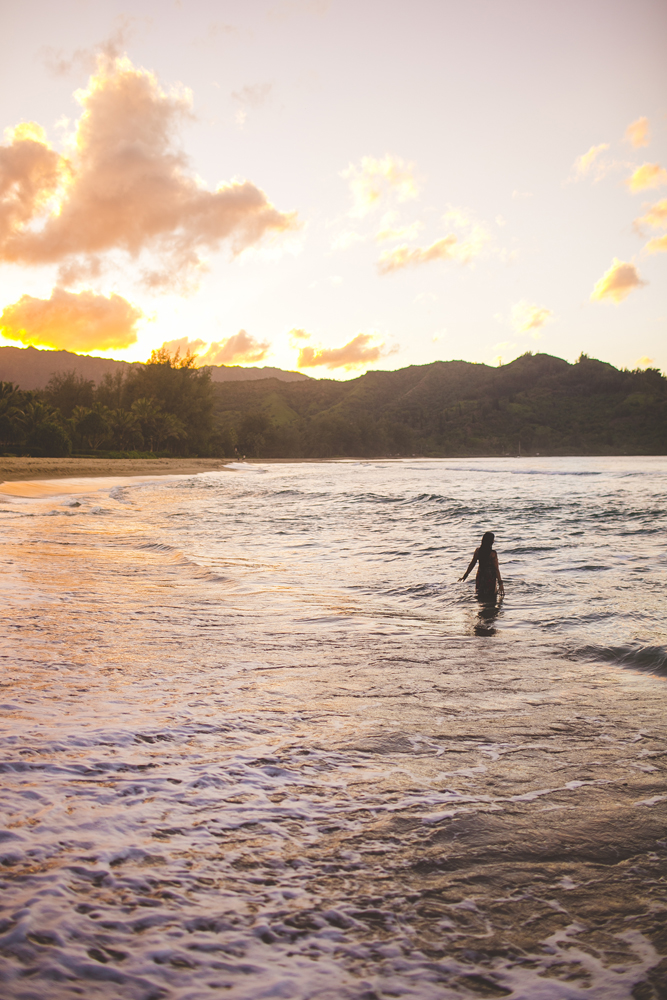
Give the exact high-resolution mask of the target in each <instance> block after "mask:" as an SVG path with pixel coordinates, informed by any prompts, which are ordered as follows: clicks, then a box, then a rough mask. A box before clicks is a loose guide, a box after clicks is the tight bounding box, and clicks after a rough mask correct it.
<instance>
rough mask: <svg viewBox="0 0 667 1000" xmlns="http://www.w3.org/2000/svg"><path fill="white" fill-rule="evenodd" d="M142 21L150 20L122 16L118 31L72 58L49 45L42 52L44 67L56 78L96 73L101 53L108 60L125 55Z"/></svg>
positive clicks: (79, 51)
mask: <svg viewBox="0 0 667 1000" xmlns="http://www.w3.org/2000/svg"><path fill="white" fill-rule="evenodd" d="M140 20H143V21H146V22H149V19H148V18H138V17H133V16H131V15H129V14H120V15H119V16H118V17H116V29H115V31H113V32H112V33H111V35H110V36H109V37H108V38H107V39H105V41H103V42H99V43H98V44H97V45H96V46H94V47H92V48H88V49H76V51H75V52H74V53H73V55H72V56H70V58H69V59H68V58H66V57H65V56H64V55H63V52H62V49H54V48H53V47H52V46H50V45H47V46H46V47H45V48H43V49H42V50H41V55H42V58H43V61H44V65H45V66H46V68H47V69H48V70H49V72H51V73H53V75H54V76H69V75H70V74H81V73H85V74H86V75H90V74H91V73H94V72H95V67H96V65H97V59H98V55H99V54H100V53H101V54H102V55H103V56H106V58H107V59H118V58H119V56H121V55H122V54H123V51H124V50H125V48H126V47H127V44H128V42H129V41H130V39H131V37H132V36H133V35H134V34H135V32H136V29H137V27H138V25H139V22H140Z"/></svg>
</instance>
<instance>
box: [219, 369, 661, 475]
mask: <svg viewBox="0 0 667 1000" xmlns="http://www.w3.org/2000/svg"><path fill="white" fill-rule="evenodd" d="M214 393H215V416H216V421H217V425H218V429H219V434H220V440H224V441H225V442H226V444H225V445H224V448H225V450H224V454H225V455H229V456H231V455H232V454H240V455H246V457H248V458H250V457H255V458H336V457H374V456H376V457H377V456H412V455H424V456H433V457H458V456H480V457H482V456H494V455H498V456H501V455H534V454H540V455H623V454H628V455H645V454H663V455H664V454H665V453H667V379H666V378H665V376H664V375H662V374H661V372H660V371H658V370H657V369H651V368H649V369H636V370H634V371H628V370H622V369H617V368H614V366H613V365H610V364H608V363H606V362H603V361H598V360H596V359H595V358H589V357H588V356H587V355H585V354H582V355H581V356H580V357H579V359H578V360H577V361H576V362H575V363H574V364H569V363H568V362H567V361H564V360H562V359H561V358H555V357H552V356H551V355H548V354H530V353H528V354H525V355H523V356H522V357H520V358H517V359H516V360H515V361H513V362H511V363H510V364H507V365H503V366H501V367H500V368H495V367H494V368H492V367H490V366H487V365H482V364H471V363H469V362H465V361H444V362H443V361H436V362H434V363H432V364H429V365H413V366H411V367H409V368H403V369H400V370H398V371H388V372H382V371H372V372H367V373H366V374H365V375H362V376H361V377H360V378H357V379H351V380H350V381H347V382H340V381H335V380H333V379H319V380H309V381H307V382H279V381H278V380H277V379H266V380H261V381H252V382H250V381H248V382H225V383H218V384H216V385H215V386H214ZM232 449H234V450H232Z"/></svg>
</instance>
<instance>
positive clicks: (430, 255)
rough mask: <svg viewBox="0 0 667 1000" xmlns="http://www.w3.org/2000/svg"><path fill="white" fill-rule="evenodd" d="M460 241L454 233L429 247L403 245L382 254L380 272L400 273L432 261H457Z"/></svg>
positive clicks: (379, 264) (379, 263) (379, 261)
mask: <svg viewBox="0 0 667 1000" xmlns="http://www.w3.org/2000/svg"><path fill="white" fill-rule="evenodd" d="M458 242H459V240H458V237H457V236H455V235H454V233H450V234H449V236H443V237H442V238H441V239H439V240H436V241H435V243H431V245H430V246H428V247H409V246H407V245H406V244H403V245H402V246H400V247H394V249H393V250H385V251H384V252H383V253H381V254H380V259H379V260H378V270H379V272H380V274H389V273H390V272H391V271H399V270H401V268H403V267H412V266H414V265H417V264H427V263H428V262H429V261H431V260H456V257H457V244H458Z"/></svg>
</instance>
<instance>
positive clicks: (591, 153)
mask: <svg viewBox="0 0 667 1000" xmlns="http://www.w3.org/2000/svg"><path fill="white" fill-rule="evenodd" d="M605 149H609V143H608V142H602V143H600V145H599V146H591V148H590V149H589V150H588V152H587V153H583V154H582V155H581V156H578V157H577V158H576V160H575V161H574V163H573V165H572V169H573V170H574V180H581V178H582V177H585V176H586V175H587V174H588V173H590V171H591V168H592V167H593V164H594V163H595V161H596V159H597V158H598V156H599V155H600V153H603V152H604V151H605ZM598 179H599V178H598Z"/></svg>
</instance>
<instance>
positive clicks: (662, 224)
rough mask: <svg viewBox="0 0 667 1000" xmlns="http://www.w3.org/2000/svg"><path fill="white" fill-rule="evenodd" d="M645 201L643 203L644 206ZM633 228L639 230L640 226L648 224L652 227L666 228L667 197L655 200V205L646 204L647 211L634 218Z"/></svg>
mask: <svg viewBox="0 0 667 1000" xmlns="http://www.w3.org/2000/svg"><path fill="white" fill-rule="evenodd" d="M646 207H647V203H646V202H645V203H644V208H646ZM634 225H635V229H637V230H638V231H641V227H642V226H650V227H651V228H652V229H667V198H663V199H662V200H661V201H656V203H655V205H648V212H647V213H646V215H642V216H641V217H640V218H639V219H635V223H634Z"/></svg>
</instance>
